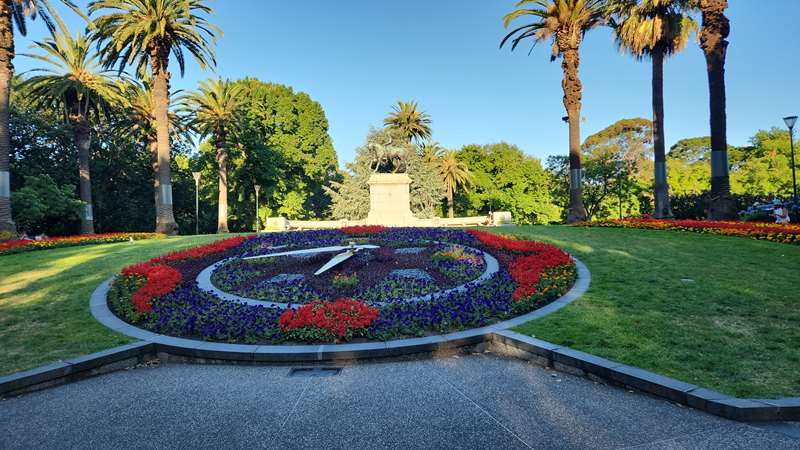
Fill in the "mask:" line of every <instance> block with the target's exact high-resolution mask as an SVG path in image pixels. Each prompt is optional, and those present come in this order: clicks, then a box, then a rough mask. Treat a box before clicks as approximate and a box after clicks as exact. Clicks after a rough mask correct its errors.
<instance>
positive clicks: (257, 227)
mask: <svg viewBox="0 0 800 450" xmlns="http://www.w3.org/2000/svg"><path fill="white" fill-rule="evenodd" d="M254 187H255V188H256V233H258V229H259V226H258V191H260V190H261V185H259V184H257V185H255V186H254Z"/></svg>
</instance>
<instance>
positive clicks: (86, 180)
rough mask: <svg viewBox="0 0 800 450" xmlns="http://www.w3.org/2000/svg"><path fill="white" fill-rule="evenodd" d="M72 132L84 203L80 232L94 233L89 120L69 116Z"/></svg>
mask: <svg viewBox="0 0 800 450" xmlns="http://www.w3.org/2000/svg"><path fill="white" fill-rule="evenodd" d="M70 122H71V123H72V134H73V136H74V137H75V146H76V147H77V148H78V174H79V176H80V178H79V180H78V191H79V192H80V198H81V201H82V202H83V203H84V210H83V214H82V215H81V234H94V214H93V211H92V175H91V172H90V166H89V164H90V163H89V151H90V148H91V143H92V137H91V128H89V121H88V120H87V118H86V116H85V115H83V114H76V115H73V116H71V117H70Z"/></svg>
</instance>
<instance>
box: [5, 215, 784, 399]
mask: <svg viewBox="0 0 800 450" xmlns="http://www.w3.org/2000/svg"><path fill="white" fill-rule="evenodd" d="M492 231H497V229H492ZM500 231H502V232H503V233H510V234H516V235H519V236H524V237H526V238H532V239H536V240H541V241H546V242H551V243H554V244H556V245H558V246H560V247H562V248H564V249H566V250H568V251H570V252H571V253H572V254H574V255H575V256H577V257H578V258H580V259H581V260H582V261H583V262H585V263H586V264H587V265H588V266H589V268H590V270H591V271H592V286H591V288H590V290H589V292H587V293H586V294H585V295H584V296H583V297H582V298H581V299H579V300H578V301H576V302H575V303H573V304H572V305H570V306H568V307H567V308H565V309H563V310H561V311H559V312H558V313H556V314H553V315H551V316H548V317H546V318H544V319H541V320H538V321H535V322H530V323H528V324H525V325H523V326H521V327H519V328H518V329H517V331H520V332H523V333H526V334H531V335H535V336H537V337H539V338H541V339H545V340H548V341H551V342H555V343H558V344H562V345H568V346H570V347H573V348H576V349H579V350H583V351H587V352H590V353H594V354H597V355H601V356H604V357H607V358H610V359H613V360H616V361H620V362H624V363H628V364H633V365H636V366H639V367H643V368H645V369H649V370H652V371H654V372H658V373H661V374H664V375H668V376H671V377H674V378H677V379H680V380H684V381H687V382H690V383H695V384H698V385H702V386H706V387H710V388H713V389H716V390H719V391H722V392H726V393H729V394H734V395H737V396H746V397H777V396H788V395H791V396H796V395H800V371H798V370H797V368H798V367H800V351H798V350H797V349H798V348H800V300H799V299H798V296H797V292H798V290H797V281H798V280H800V246H791V245H785V244H775V243H771V242H763V241H755V240H750V239H744V238H736V237H721V236H712V235H701V234H694V233H684V232H674V231H646V230H627V229H611V228H592V229H586V228H571V227H562V226H554V227H511V228H503V229H501V230H500ZM218 238H219V236H200V237H178V238H170V239H167V240H148V241H138V242H136V243H119V244H105V245H97V246H88V247H73V248H64V249H55V250H44V251H36V252H31V253H23V254H18V255H10V256H2V257H0V349H2V351H0V374H6V373H10V372H15V371H18V370H23V369H28V368H31V367H35V366H38V365H42V364H46V363H50V362H53V361H56V360H59V359H66V358H70V357H74V356H78V355H84V354H87V353H91V352H94V351H98V350H103V349H106V348H110V347H113V346H116V345H121V344H124V343H127V342H129V341H130V340H129V339H128V338H126V337H124V336H121V335H119V334H116V333H113V332H111V331H109V330H107V329H106V328H104V327H103V326H102V325H100V324H98V323H97V322H95V320H94V319H93V318H92V316H91V314H90V313H89V296H90V295H91V293H92V291H93V290H94V289H95V288H96V287H97V285H98V284H100V283H101V282H102V281H103V280H105V279H106V278H108V277H109V276H111V275H113V274H114V273H116V272H118V271H119V270H120V268H122V267H123V266H126V265H128V264H131V263H133V262H137V261H143V260H146V259H148V258H150V257H152V256H156V255H159V254H163V253H165V252H167V251H170V250H175V249H180V248H185V247H189V246H192V245H197V244H202V243H206V242H209V241H212V240H215V239H218Z"/></svg>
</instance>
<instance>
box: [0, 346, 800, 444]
mask: <svg viewBox="0 0 800 450" xmlns="http://www.w3.org/2000/svg"><path fill="white" fill-rule="evenodd" d="M289 371H290V367H288V366H287V367H275V366H266V367H265V366H222V365H220V366H215V365H188V364H187V365H184V364H165V365H162V366H161V367H158V368H138V369H132V370H127V371H123V372H117V373H113V374H109V375H104V376H100V377H96V378H92V379H88V380H84V381H80V382H77V383H73V384H68V385H64V386H60V387H56V388H53V389H48V390H44V391H40V392H36V393H32V394H28V395H24V396H21V397H18V398H11V399H6V400H3V401H0V449H4V450H10V449H23V448H24V449H37V450H38V449H51V448H53V449H67V448H80V449H94V448H102V449H113V448H134V447H135V448H171V449H184V448H186V449H193V450H195V449H204V448H214V449H217V448H281V449H288V448H330V449H334V448H341V449H358V448H380V449H386V448H399V449H411V448H431V449H443V448H470V449H472V448H474V449H488V448H497V449H504V450H505V449H537V450H538V449H573V448H574V449H605V448H637V449H683V448H691V449H726V450H729V449H770V450H780V449H800V425H799V424H780V423H778V424H759V425H758V426H756V425H750V424H743V423H737V422H731V421H728V420H724V419H720V418H717V417H714V416H710V415H707V414H704V413H701V412H698V411H695V410H692V409H689V408H685V407H681V406H677V405H674V404H672V403H669V402H667V401H663V400H660V399H656V398H652V397H649V396H646V395H642V394H639V393H632V392H628V391H626V390H624V389H619V388H616V387H611V386H606V385H603V384H600V383H595V382H592V381H590V380H587V379H584V378H579V377H574V376H570V375H567V374H563V373H558V372H553V371H550V370H547V369H543V368H540V367H536V366H533V365H530V364H527V363H524V362H521V361H516V360H512V359H505V358H499V357H496V356H493V355H491V354H480V355H472V356H461V357H446V358H443V359H434V360H419V361H395V362H383V363H369V364H360V365H347V366H344V367H343V370H342V371H341V373H340V374H338V375H336V376H329V377H300V376H289Z"/></svg>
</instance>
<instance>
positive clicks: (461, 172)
mask: <svg viewBox="0 0 800 450" xmlns="http://www.w3.org/2000/svg"><path fill="white" fill-rule="evenodd" d="M439 174H440V175H441V176H442V181H444V186H445V188H446V189H447V216H448V217H450V218H451V219H452V218H453V217H454V216H455V211H454V201H453V200H454V196H455V192H456V191H457V190H458V188H460V187H462V186H465V185H467V184H469V183H470V180H471V179H472V174H470V172H469V169H467V166H466V165H465V164H464V163H463V162H461V161H459V160H458V158H457V155H456V152H455V151H452V150H451V151H448V152H446V153H445V154H444V155H443V156H442V159H441V161H440V162H439Z"/></svg>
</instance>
